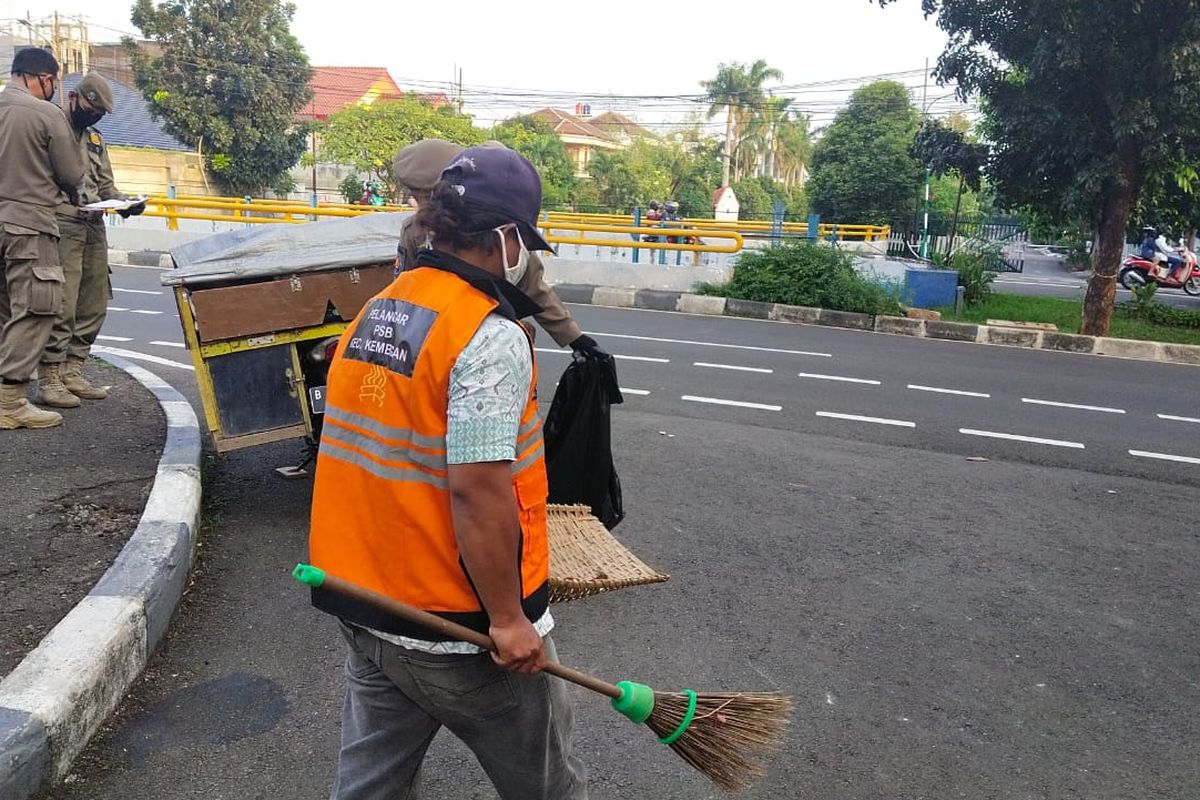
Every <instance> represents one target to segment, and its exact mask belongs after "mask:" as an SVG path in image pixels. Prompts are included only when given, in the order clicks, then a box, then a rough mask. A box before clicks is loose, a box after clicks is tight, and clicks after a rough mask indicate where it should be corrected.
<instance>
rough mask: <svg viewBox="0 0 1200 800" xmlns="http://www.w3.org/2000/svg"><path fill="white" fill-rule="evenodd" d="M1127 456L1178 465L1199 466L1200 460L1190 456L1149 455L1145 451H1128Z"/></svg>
mask: <svg viewBox="0 0 1200 800" xmlns="http://www.w3.org/2000/svg"><path fill="white" fill-rule="evenodd" d="M1129 455H1131V456H1137V457H1138V458H1156V459H1158V460H1159V461H1174V462H1177V463H1179V464H1200V458H1192V457H1191V456H1173V455H1170V454H1168V453H1150V452H1147V451H1145V450H1130V451H1129Z"/></svg>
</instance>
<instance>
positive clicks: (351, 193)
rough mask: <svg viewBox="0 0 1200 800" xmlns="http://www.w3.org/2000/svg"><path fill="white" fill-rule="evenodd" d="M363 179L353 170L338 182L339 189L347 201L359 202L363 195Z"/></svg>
mask: <svg viewBox="0 0 1200 800" xmlns="http://www.w3.org/2000/svg"><path fill="white" fill-rule="evenodd" d="M362 187H363V179H362V176H361V175H359V174H358V173H357V172H352V173H350V174H349V175H347V176H346V177H345V178H343V179H342V182H341V183H339V184H338V191H339V192H341V194H342V197H343V198H344V199H345V201H346V202H347V203H357V202H358V200H359V198H360V197H362V192H363V188H362Z"/></svg>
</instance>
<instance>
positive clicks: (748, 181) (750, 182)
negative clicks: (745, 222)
mask: <svg viewBox="0 0 1200 800" xmlns="http://www.w3.org/2000/svg"><path fill="white" fill-rule="evenodd" d="M730 188H732V189H733V193H734V194H736V195H737V199H738V202H739V203H740V204H741V207H740V210H739V212H738V218H739V219H770V218H771V205H772V203H773V202H774V201H773V199H772V197H771V195H770V194H769V193H768V192H767V190H766V189H765V188H764V187H763V185H762V182H761V181H759V179H758V178H743V179H742V180H740V181H735V182H734V183H733V186H732V187H730Z"/></svg>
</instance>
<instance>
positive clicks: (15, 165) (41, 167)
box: [0, 78, 83, 236]
mask: <svg viewBox="0 0 1200 800" xmlns="http://www.w3.org/2000/svg"><path fill="white" fill-rule="evenodd" d="M81 180H83V162H82V161H81V160H80V158H79V148H78V146H77V144H76V141H75V137H74V136H72V135H71V126H70V125H68V124H67V118H66V116H65V115H64V114H63V112H62V109H61V108H59V107H58V106H56V105H53V104H52V103H47V102H46V101H45V100H39V99H37V98H36V97H34V96H33V95H31V94H30V93H29V90H28V89H26V88H25V87H24V86H23V85H22V84H21V82H20V80H19V79H16V78H14V79H13V80H12V81H10V82H9V84H8V86H6V87H5V89H4V91H2V92H0V223H7V224H10V225H20V226H21V227H24V228H30V229H32V230H35V231H38V232H39V233H46V234H49V235H51V236H58V222H57V221H56V220H55V214H54V211H55V209H56V208H57V207H58V205H59V201H60V196H59V195H60V193H61V192H63V191H65V190H66V189H67V188H70V187H77V186H78V185H79V182H80V181H81Z"/></svg>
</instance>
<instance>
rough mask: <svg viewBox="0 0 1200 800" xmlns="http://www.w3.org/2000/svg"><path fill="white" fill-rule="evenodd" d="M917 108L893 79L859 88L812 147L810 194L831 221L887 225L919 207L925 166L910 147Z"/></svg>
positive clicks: (906, 91) (914, 132)
mask: <svg viewBox="0 0 1200 800" xmlns="http://www.w3.org/2000/svg"><path fill="white" fill-rule="evenodd" d="M916 131H917V110H916V109H915V108H913V105H912V103H911V101H910V100H909V97H908V90H907V89H906V88H905V87H904V86H903V85H902V84H899V83H896V82H894V81H878V82H876V83H871V84H868V85H866V86H864V87H862V88H860V89H858V90H857V91H856V92H855V93H854V94H853V95H852V96H851V98H850V102H849V104H848V105H847V106H846V107H845V108H844V109H842V110H841V111H839V112H838V114H837V116H836V117H835V118H834V121H833V123H832V124H830V126H829V128H828V129H826V131H825V134H824V135H823V136H822V137H821V139H820V140H819V141H818V142H817V146H816V148H815V149H814V150H813V157H812V176H811V177H810V178H809V181H808V187H807V188H808V197H809V200H810V201H811V203H812V208H813V210H814V211H815V212H817V213H819V214H821V216H822V217H823V218H824V219H826V220H828V221H830V222H843V223H853V224H880V225H882V224H887V223H888V222H891V221H892V220H894V219H897V218H902V217H908V216H910V215H911V214H913V213H914V212H915V211H916V210H917V200H918V198H919V196H920V193H921V186H922V184H923V181H924V177H925V175H924V169H923V168H922V167H921V164H920V162H918V161H917V160H916V159H915V158H913V156H912V154H911V152H910V148H911V146H912V142H913V136H914V135H915V134H916Z"/></svg>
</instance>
